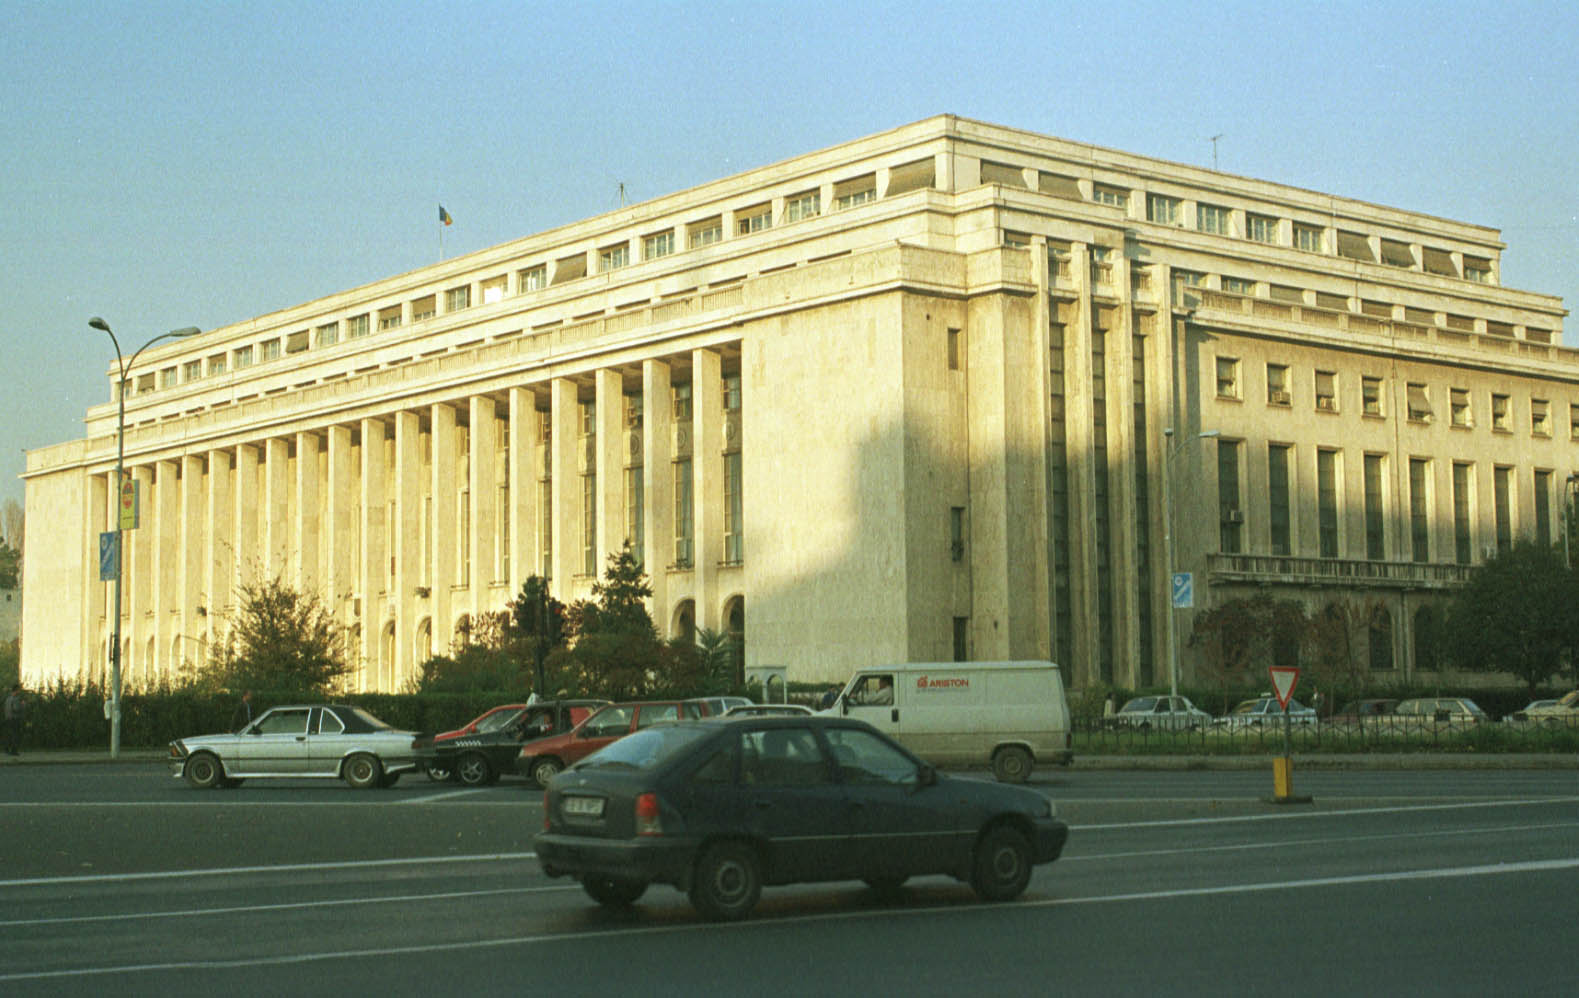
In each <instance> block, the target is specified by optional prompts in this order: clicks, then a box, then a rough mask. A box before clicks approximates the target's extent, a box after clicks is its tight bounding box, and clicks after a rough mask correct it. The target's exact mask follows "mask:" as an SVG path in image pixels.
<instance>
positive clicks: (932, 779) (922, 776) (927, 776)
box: [916, 766, 938, 787]
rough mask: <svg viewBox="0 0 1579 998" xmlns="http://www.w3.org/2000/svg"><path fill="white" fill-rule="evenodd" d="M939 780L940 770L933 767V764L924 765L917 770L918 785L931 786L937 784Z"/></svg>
mask: <svg viewBox="0 0 1579 998" xmlns="http://www.w3.org/2000/svg"><path fill="white" fill-rule="evenodd" d="M937 782H938V771H937V770H935V769H933V768H932V767H931V766H922V767H921V768H920V769H918V770H916V786H918V787H930V786H935V785H936V784H937Z"/></svg>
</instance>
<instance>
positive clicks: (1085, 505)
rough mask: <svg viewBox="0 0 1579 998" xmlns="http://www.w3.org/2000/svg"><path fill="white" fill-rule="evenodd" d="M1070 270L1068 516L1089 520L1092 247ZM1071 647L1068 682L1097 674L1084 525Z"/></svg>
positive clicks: (1074, 566) (1076, 545)
mask: <svg viewBox="0 0 1579 998" xmlns="http://www.w3.org/2000/svg"><path fill="white" fill-rule="evenodd" d="M1069 271H1070V276H1071V277H1072V278H1073V279H1074V281H1075V283H1076V284H1077V286H1078V287H1079V289H1080V297H1079V298H1078V299H1077V300H1076V301H1075V303H1074V307H1073V308H1072V309H1071V310H1070V312H1071V314H1070V315H1069V316H1068V322H1067V323H1066V324H1065V326H1064V385H1065V390H1064V406H1065V408H1064V432H1065V439H1066V453H1067V454H1068V462H1069V469H1068V478H1069V522H1070V524H1072V525H1073V524H1091V523H1094V522H1095V520H1096V512H1095V510H1094V509H1093V508H1092V504H1093V502H1094V501H1095V496H1096V475H1095V469H1094V468H1093V466H1092V461H1091V444H1092V441H1091V434H1092V430H1091V427H1092V416H1093V409H1092V402H1091V392H1090V389H1089V386H1090V384H1091V373H1092V372H1091V307H1092V306H1091V251H1090V248H1089V247H1088V246H1086V245H1085V244H1084V243H1078V242H1077V243H1075V244H1073V246H1071V247H1070V253H1069ZM1069 534H1070V537H1069V548H1070V550H1069V596H1070V612H1069V616H1070V624H1071V629H1072V630H1073V632H1074V633H1073V634H1071V635H1070V636H1069V637H1070V643H1069V647H1070V653H1071V655H1072V656H1073V658H1074V661H1073V662H1071V663H1069V664H1068V666H1067V668H1068V669H1069V683H1070V685H1071V686H1074V687H1082V686H1085V685H1087V684H1088V683H1092V682H1095V681H1098V680H1100V679H1101V673H1100V667H1099V665H1098V662H1099V659H1098V657H1097V656H1098V654H1099V653H1100V651H1099V648H1098V644H1097V638H1096V635H1097V632H1098V630H1099V628H1098V619H1099V618H1098V614H1097V591H1096V581H1097V580H1096V546H1095V545H1096V538H1095V535H1094V532H1093V531H1091V530H1087V529H1079V528H1072V529H1071V530H1070V531H1069Z"/></svg>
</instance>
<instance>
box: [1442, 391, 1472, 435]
mask: <svg viewBox="0 0 1579 998" xmlns="http://www.w3.org/2000/svg"><path fill="white" fill-rule="evenodd" d="M1447 404H1448V411H1449V413H1450V416H1451V419H1452V421H1453V425H1454V426H1469V425H1470V414H1469V389H1468V388H1451V389H1449V390H1448V400H1447Z"/></svg>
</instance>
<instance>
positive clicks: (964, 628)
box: [954, 617, 970, 662]
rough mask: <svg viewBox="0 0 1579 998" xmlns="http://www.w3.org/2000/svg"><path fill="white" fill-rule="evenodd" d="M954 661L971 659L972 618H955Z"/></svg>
mask: <svg viewBox="0 0 1579 998" xmlns="http://www.w3.org/2000/svg"><path fill="white" fill-rule="evenodd" d="M954 661H956V662H969V661H970V618H969V617H955V618H954Z"/></svg>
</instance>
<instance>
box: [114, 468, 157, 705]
mask: <svg viewBox="0 0 1579 998" xmlns="http://www.w3.org/2000/svg"><path fill="white" fill-rule="evenodd" d="M130 471H131V475H132V478H133V480H134V481H136V483H137V492H138V499H137V502H138V525H137V529H135V530H129V531H127V532H125V533H124V534H122V535H121V536H122V537H123V538H124V539H125V540H126V541H127V548H128V552H127V553H128V555H129V561H128V562H127V566H126V568H127V572H126V578H125V579H124V580H123V581H122V584H121V609H122V610H123V611H124V613H125V620H124V621H123V622H122V624H121V644H122V653H121V685H122V687H123V688H124V687H125V686H126V685H127V684H129V683H136V682H141V681H146V677H147V676H149V675H151V673H150V671H149V670H150V669H151V668H152V667H153V663H152V661H150V659H149V657H148V638H149V636H150V633H151V628H152V626H153V621H152V613H153V610H154V607H155V606H156V605H157V604H156V603H155V602H154V600H153V595H154V562H153V552H154V549H155V548H156V547H157V546H158V545H157V543H156V542H155V538H154V530H155V529H156V528H155V526H154V522H155V517H154V515H153V504H154V501H155V500H154V469H153V466H152V465H140V466H138V467H136V468H132V469H130ZM127 649H129V650H130V652H129V653H128V652H127ZM139 677H142V678H141V679H139Z"/></svg>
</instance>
